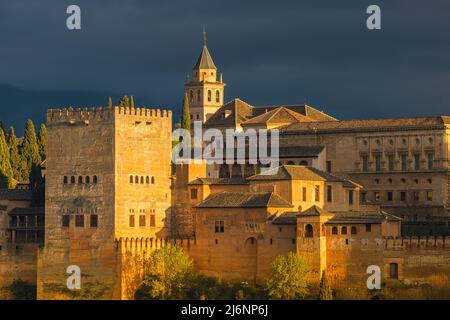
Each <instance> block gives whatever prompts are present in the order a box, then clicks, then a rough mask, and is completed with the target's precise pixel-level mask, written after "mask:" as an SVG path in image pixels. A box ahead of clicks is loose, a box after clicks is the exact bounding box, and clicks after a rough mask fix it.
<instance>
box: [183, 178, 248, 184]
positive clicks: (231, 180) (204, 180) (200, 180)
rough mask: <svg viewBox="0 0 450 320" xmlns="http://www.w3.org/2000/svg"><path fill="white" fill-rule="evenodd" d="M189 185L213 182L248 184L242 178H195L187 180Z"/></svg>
mask: <svg viewBox="0 0 450 320" xmlns="http://www.w3.org/2000/svg"><path fill="white" fill-rule="evenodd" d="M189 184H190V185H203V184H208V185H211V184H212V185H214V184H228V185H230V184H248V182H247V180H245V179H244V178H197V179H195V180H192V181H191V182H189Z"/></svg>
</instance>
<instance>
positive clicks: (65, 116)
mask: <svg viewBox="0 0 450 320" xmlns="http://www.w3.org/2000/svg"><path fill="white" fill-rule="evenodd" d="M125 115H128V116H137V117H144V118H152V119H154V118H167V119H168V120H169V121H171V120H172V111H171V110H161V109H149V108H128V107H122V106H116V107H114V108H108V107H92V108H64V109H49V110H48V111H47V125H53V124H62V123H66V124H72V125H74V124H77V123H84V124H86V125H88V124H90V122H107V121H110V120H112V119H114V118H116V117H118V116H125Z"/></svg>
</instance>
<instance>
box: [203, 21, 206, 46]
mask: <svg viewBox="0 0 450 320" xmlns="http://www.w3.org/2000/svg"><path fill="white" fill-rule="evenodd" d="M203 46H205V47H206V29H205V25H203Z"/></svg>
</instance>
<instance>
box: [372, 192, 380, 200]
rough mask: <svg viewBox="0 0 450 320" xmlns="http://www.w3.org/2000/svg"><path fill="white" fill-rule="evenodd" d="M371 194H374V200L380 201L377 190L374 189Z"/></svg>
mask: <svg viewBox="0 0 450 320" xmlns="http://www.w3.org/2000/svg"><path fill="white" fill-rule="evenodd" d="M373 195H374V200H375V202H379V201H380V193H379V192H378V191H375V192H374V193H373Z"/></svg>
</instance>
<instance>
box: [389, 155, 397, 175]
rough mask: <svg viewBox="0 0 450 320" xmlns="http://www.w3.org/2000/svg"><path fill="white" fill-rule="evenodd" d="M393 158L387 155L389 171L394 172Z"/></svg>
mask: <svg viewBox="0 0 450 320" xmlns="http://www.w3.org/2000/svg"><path fill="white" fill-rule="evenodd" d="M394 161H395V156H394V155H393V154H390V155H388V166H389V171H394V170H395V163H394Z"/></svg>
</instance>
